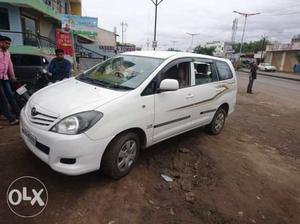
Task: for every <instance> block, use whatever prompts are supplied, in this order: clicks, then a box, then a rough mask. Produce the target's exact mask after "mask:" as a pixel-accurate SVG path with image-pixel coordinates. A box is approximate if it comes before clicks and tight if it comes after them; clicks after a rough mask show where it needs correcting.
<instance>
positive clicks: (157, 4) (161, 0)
mask: <svg viewBox="0 0 300 224" xmlns="http://www.w3.org/2000/svg"><path fill="white" fill-rule="evenodd" d="M163 1H164V0H160V1H158V0H151V2H152V3H153V4H154V6H155V21H154V37H153V43H152V47H153V50H154V51H155V49H156V48H157V40H156V27H157V7H158V6H159V5H160V3H162V2H163Z"/></svg>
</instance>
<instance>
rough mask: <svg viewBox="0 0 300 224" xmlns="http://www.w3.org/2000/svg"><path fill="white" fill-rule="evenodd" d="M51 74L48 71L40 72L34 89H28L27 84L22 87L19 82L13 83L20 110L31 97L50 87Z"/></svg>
mask: <svg viewBox="0 0 300 224" xmlns="http://www.w3.org/2000/svg"><path fill="white" fill-rule="evenodd" d="M50 77H51V76H50V74H49V73H48V71H47V70H46V69H43V70H41V71H39V72H38V73H37V74H36V78H35V82H34V86H33V88H30V89H28V88H27V87H26V84H24V85H21V84H20V83H19V82H18V81H17V82H15V83H13V89H14V90H15V98H16V101H17V104H18V105H19V107H20V108H22V107H23V106H25V104H26V103H27V101H28V100H29V98H30V96H31V95H32V94H33V93H35V92H36V91H38V90H40V89H42V88H44V87H46V86H48V85H49V84H50Z"/></svg>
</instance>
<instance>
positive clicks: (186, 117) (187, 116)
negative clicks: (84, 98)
mask: <svg viewBox="0 0 300 224" xmlns="http://www.w3.org/2000/svg"><path fill="white" fill-rule="evenodd" d="M190 65H191V61H190V60H185V61H182V60H181V61H177V62H173V63H171V64H169V65H168V66H167V67H166V68H165V69H164V70H163V72H162V73H161V74H160V75H159V79H158V82H160V81H162V80H163V79H176V80H178V82H179V89H178V90H177V91H167V92H161V93H156V94H155V122H154V126H153V128H154V131H153V142H154V143H155V142H158V141H161V140H163V139H166V138H168V137H171V136H173V135H176V134H178V133H181V132H184V131H185V130H187V129H189V128H190V127H191V124H192V122H191V121H192V119H193V109H192V108H191V107H189V106H188V105H191V104H192V103H193V100H194V92H193V87H191V72H190V68H191V66H190Z"/></svg>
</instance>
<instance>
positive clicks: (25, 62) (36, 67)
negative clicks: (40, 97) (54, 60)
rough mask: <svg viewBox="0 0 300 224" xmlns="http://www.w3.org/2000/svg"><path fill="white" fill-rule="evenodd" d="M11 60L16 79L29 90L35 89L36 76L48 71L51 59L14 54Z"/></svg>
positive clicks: (33, 55) (35, 55) (34, 55)
mask: <svg viewBox="0 0 300 224" xmlns="http://www.w3.org/2000/svg"><path fill="white" fill-rule="evenodd" d="M11 59H12V62H13V65H14V70H15V73H16V78H17V80H19V81H20V82H21V83H22V84H26V85H27V88H33V87H34V85H35V82H36V75H37V74H38V73H40V72H42V71H43V69H47V67H48V64H49V62H50V61H51V58H49V57H46V56H45V55H37V54H25V53H24V54H21V53H12V54H11Z"/></svg>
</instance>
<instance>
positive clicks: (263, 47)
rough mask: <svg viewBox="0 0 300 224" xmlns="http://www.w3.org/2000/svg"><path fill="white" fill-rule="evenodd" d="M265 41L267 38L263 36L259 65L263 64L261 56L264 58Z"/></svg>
mask: <svg viewBox="0 0 300 224" xmlns="http://www.w3.org/2000/svg"><path fill="white" fill-rule="evenodd" d="M266 40H267V36H263V37H262V44H261V45H262V46H261V55H260V63H261V62H264V60H263V56H264V50H265V45H266Z"/></svg>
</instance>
